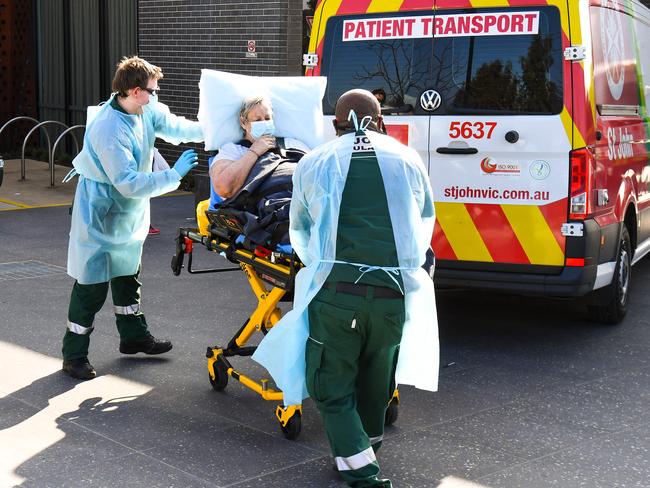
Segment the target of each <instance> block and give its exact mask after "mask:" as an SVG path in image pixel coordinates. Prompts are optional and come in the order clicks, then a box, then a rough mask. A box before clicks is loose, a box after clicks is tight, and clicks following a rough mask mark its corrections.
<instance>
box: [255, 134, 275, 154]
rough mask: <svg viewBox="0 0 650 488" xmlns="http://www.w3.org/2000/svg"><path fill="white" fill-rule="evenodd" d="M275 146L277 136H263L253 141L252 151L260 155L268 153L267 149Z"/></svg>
mask: <svg viewBox="0 0 650 488" xmlns="http://www.w3.org/2000/svg"><path fill="white" fill-rule="evenodd" d="M274 147H275V137H273V136H270V135H265V136H262V137H260V138H258V139H256V140H255V142H253V145H252V146H251V151H253V152H254V153H255V154H257V156H258V157H260V156H263V155H264V154H266V152H267V151H269V150H271V149H273V148H274Z"/></svg>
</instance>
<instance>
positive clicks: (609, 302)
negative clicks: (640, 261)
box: [588, 226, 632, 325]
mask: <svg viewBox="0 0 650 488" xmlns="http://www.w3.org/2000/svg"><path fill="white" fill-rule="evenodd" d="M631 270H632V246H631V244H630V233H629V232H628V230H627V227H626V226H623V232H621V241H620V243H619V249H618V256H617V258H616V267H615V268H614V276H613V278H612V283H611V284H609V285H608V286H606V287H605V289H604V290H603V293H605V294H606V295H605V296H606V297H607V298H606V301H605V303H603V304H602V305H601V304H597V305H589V306H588V312H589V318H590V319H591V320H593V321H594V322H600V323H603V324H610V325H615V324H619V323H620V322H621V321H622V320H623V317H625V314H626V313H627V308H628V303H629V299H630V273H631Z"/></svg>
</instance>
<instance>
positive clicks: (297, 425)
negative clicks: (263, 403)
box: [280, 412, 302, 441]
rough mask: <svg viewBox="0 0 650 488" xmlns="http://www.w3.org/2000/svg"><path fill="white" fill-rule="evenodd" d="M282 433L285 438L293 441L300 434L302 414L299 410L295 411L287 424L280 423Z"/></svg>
mask: <svg viewBox="0 0 650 488" xmlns="http://www.w3.org/2000/svg"><path fill="white" fill-rule="evenodd" d="M280 428H281V429H282V433H283V434H284V438H285V439H289V440H290V441H294V440H296V439H297V438H298V436H299V435H300V429H301V428H302V415H301V413H300V412H296V413H295V414H294V415H293V417H291V418H290V419H289V421H288V422H287V425H282V424H280Z"/></svg>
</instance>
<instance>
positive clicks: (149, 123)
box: [68, 96, 203, 285]
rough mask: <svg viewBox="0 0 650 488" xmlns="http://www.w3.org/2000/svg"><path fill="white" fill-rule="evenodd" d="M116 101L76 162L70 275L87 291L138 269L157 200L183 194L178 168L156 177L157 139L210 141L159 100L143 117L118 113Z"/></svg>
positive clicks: (93, 125)
mask: <svg viewBox="0 0 650 488" xmlns="http://www.w3.org/2000/svg"><path fill="white" fill-rule="evenodd" d="M111 100H112V99H111ZM111 100H109V101H108V102H107V103H106V104H104V105H103V106H102V108H101V109H100V111H99V113H98V114H97V115H96V116H95V118H94V119H93V120H92V121H91V122H90V124H89V125H88V127H87V128H86V134H85V136H84V144H83V148H82V150H81V152H80V153H79V154H78V155H77V157H76V158H75V159H74V160H73V162H72V164H73V165H74V168H75V170H76V172H77V173H78V174H79V182H78V183H77V191H76V194H75V198H74V205H73V210H72V225H71V228H70V242H69V245H68V274H69V275H70V276H72V277H73V278H75V279H76V280H77V281H78V282H79V283H80V284H83V285H89V284H93V283H103V282H106V281H109V280H110V279H111V278H114V277H117V276H128V275H133V274H135V273H136V272H137V271H138V267H139V265H140V257H141V255H142V244H143V243H144V240H145V238H146V237H147V232H148V231H149V199H150V198H151V197H154V196H157V195H162V194H164V193H167V192H169V191H172V190H175V189H176V188H178V185H179V183H180V179H181V178H180V175H179V174H178V172H177V171H176V170H174V169H173V168H172V169H168V170H165V171H159V172H155V173H153V172H152V170H151V161H152V157H153V146H154V142H155V140H156V137H161V138H162V139H164V140H165V141H167V142H170V143H172V144H180V143H181V142H200V141H203V132H202V126H201V124H200V123H199V122H192V121H189V120H186V119H185V118H184V117H177V116H175V115H173V114H172V113H171V112H170V111H169V108H168V107H167V106H166V105H164V104H162V103H159V102H157V100H156V97H153V96H152V97H151V101H150V102H149V104H147V105H145V106H144V107H143V113H142V114H141V115H129V114H126V113H123V112H120V111H118V110H115V109H114V108H113V107H111V103H110V102H111Z"/></svg>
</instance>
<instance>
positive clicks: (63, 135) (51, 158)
mask: <svg viewBox="0 0 650 488" xmlns="http://www.w3.org/2000/svg"><path fill="white" fill-rule="evenodd" d="M85 128H86V126H85V125H73V126H72V127H69V128H67V129H66V130H64V131H63V132H61V135H60V136H59V137H58V138H57V139H56V141H54V146H52V152H50V186H54V155H55V154H56V148H57V146H58V145H59V142H60V141H61V139H63V138H64V137H65V136H66V135H67V134H68V133H70V135H71V136H72V137H73V138H74V134H72V133H71V132H72V131H73V130H76V129H85ZM74 142H75V144H77V152H79V144H78V143H77V139H76V138H75V139H74Z"/></svg>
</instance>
